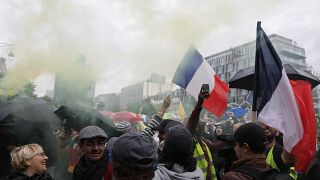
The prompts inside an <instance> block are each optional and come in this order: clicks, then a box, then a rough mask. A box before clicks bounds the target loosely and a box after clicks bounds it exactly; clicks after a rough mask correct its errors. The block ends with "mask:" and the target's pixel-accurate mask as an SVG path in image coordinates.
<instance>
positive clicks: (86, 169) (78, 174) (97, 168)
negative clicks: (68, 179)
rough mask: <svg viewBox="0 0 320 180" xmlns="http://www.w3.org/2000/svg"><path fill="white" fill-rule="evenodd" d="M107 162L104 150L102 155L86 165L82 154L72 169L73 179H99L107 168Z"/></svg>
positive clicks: (106, 154)
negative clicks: (96, 160) (97, 159)
mask: <svg viewBox="0 0 320 180" xmlns="http://www.w3.org/2000/svg"><path fill="white" fill-rule="evenodd" d="M108 163H109V158H108V153H107V151H105V152H104V154H103V157H102V158H101V159H100V160H99V161H98V162H95V163H94V164H90V165H88V164H87V163H86V160H85V158H84V156H82V157H81V158H80V160H79V163H78V164H77V166H76V167H75V169H74V171H73V177H72V179H73V180H101V179H102V178H103V176H104V174H105V172H106V170H107V166H108Z"/></svg>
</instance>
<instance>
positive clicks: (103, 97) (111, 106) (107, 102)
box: [95, 93, 120, 111]
mask: <svg viewBox="0 0 320 180" xmlns="http://www.w3.org/2000/svg"><path fill="white" fill-rule="evenodd" d="M95 103H96V105H99V104H103V110H107V111H116V109H120V93H109V94H100V95H98V96H97V97H96V98H95Z"/></svg>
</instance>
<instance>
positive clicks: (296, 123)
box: [252, 22, 316, 171]
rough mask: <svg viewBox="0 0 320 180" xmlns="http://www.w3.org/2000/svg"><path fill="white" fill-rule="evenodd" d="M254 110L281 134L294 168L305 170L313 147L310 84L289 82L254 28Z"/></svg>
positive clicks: (262, 35)
mask: <svg viewBox="0 0 320 180" xmlns="http://www.w3.org/2000/svg"><path fill="white" fill-rule="evenodd" d="M252 110H253V111H257V119H258V121H260V122H263V123H265V124H267V125H268V126H271V127H273V128H276V129H278V130H279V131H280V132H282V133H283V145H284V148H285V149H286V150H287V151H288V152H289V153H290V154H291V155H293V156H294V157H295V160H296V161H295V169H296V170H297V171H306V169H307V167H308V165H309V163H310V161H311V160H312V159H313V156H314V153H315V144H316V141H315V140H316V121H315V113H314V107H313V103H312V93H311V85H310V83H309V82H307V81H302V80H298V81H291V82H290V81H289V79H288V76H287V74H286V72H285V69H284V68H283V66H282V62H281V60H280V57H279V56H278V54H277V52H276V51H275V49H274V47H273V46H272V44H271V42H270V40H269V38H268V37H267V35H266V34H265V32H264V31H263V29H262V28H261V24H260V22H258V26H257V39H256V62H255V80H254V89H253V106H252Z"/></svg>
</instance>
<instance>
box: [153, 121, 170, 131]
mask: <svg viewBox="0 0 320 180" xmlns="http://www.w3.org/2000/svg"><path fill="white" fill-rule="evenodd" d="M171 121H173V120H171V119H164V120H162V121H161V123H160V124H159V125H158V126H156V127H153V128H152V129H153V130H156V131H159V132H164V129H165V128H166V126H167V124H168V123H169V122H171Z"/></svg>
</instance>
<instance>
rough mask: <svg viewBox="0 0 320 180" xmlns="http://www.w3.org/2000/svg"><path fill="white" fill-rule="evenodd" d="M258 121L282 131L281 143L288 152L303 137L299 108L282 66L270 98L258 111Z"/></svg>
mask: <svg viewBox="0 0 320 180" xmlns="http://www.w3.org/2000/svg"><path fill="white" fill-rule="evenodd" d="M258 121H260V122H263V123H265V124H267V125H268V126H271V127H274V128H276V129H278V130H279V131H280V132H282V133H283V144H284V147H285V149H286V150H287V151H288V152H291V150H292V148H293V147H294V146H295V145H296V144H297V143H298V142H299V141H300V140H301V139H302V137H303V126H302V122H301V118H300V113H299V108H298V105H297V102H296V99H295V97H294V94H293V90H292V88H291V85H290V82H289V79H288V77H287V75H286V73H285V70H284V68H283V70H282V77H281V79H280V82H279V84H278V86H277V87H276V89H275V91H274V92H273V94H272V97H271V99H270V100H269V102H267V104H266V105H265V106H264V108H263V109H262V111H261V112H260V113H259V117H258Z"/></svg>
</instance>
